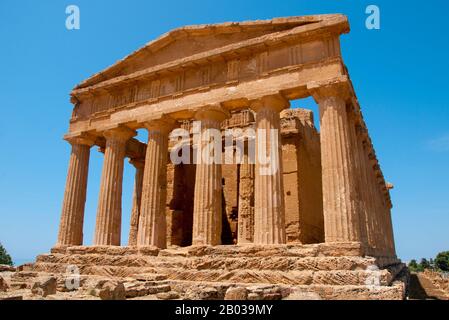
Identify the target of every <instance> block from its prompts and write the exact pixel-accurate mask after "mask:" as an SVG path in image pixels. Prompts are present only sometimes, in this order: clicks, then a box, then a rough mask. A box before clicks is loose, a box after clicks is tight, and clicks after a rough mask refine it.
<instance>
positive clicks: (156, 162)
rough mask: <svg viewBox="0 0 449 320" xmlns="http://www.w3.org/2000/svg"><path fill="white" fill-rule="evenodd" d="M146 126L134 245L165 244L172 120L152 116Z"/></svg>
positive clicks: (160, 245)
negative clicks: (168, 162) (137, 227)
mask: <svg viewBox="0 0 449 320" xmlns="http://www.w3.org/2000/svg"><path fill="white" fill-rule="evenodd" d="M145 127H146V129H147V130H148V145H147V151H146V156H145V170H144V174H143V185H142V199H141V205H140V220H139V229H138V230H139V231H138V235H137V245H138V246H156V247H158V248H166V247H167V239H166V234H167V230H166V229H167V227H166V226H167V221H166V216H165V207H166V199H167V156H168V135H169V133H170V131H171V130H172V129H173V127H174V121H173V120H172V119H170V118H164V119H161V120H154V121H150V122H147V123H146V124H145Z"/></svg>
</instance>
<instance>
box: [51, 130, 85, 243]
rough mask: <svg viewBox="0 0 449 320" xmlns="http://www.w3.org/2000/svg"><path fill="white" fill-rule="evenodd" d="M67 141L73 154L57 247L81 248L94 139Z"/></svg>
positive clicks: (81, 138)
mask: <svg viewBox="0 0 449 320" xmlns="http://www.w3.org/2000/svg"><path fill="white" fill-rule="evenodd" d="M67 141H68V142H69V143H70V144H71V145H72V152H71V154H70V160H69V168H68V173H67V180H66V186H65V193H64V201H63V203H62V213H61V221H60V224H59V234H58V242H57V245H60V246H61V245H71V246H79V245H82V244H83V223H84V207H85V204H86V189H87V177H88V171H89V157H90V148H91V146H92V145H93V144H94V139H93V138H91V137H83V136H80V137H76V138H70V139H67Z"/></svg>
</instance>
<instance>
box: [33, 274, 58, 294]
mask: <svg viewBox="0 0 449 320" xmlns="http://www.w3.org/2000/svg"><path fill="white" fill-rule="evenodd" d="M56 286H57V280H56V278H55V277H42V278H39V279H38V280H36V281H35V282H34V283H33V286H32V287H31V292H32V293H33V294H36V295H40V296H42V297H46V296H49V295H52V294H55V293H56Z"/></svg>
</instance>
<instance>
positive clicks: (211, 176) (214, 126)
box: [192, 106, 229, 246]
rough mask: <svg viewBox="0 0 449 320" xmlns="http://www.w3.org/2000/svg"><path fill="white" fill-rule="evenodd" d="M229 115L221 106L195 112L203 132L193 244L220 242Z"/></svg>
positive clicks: (195, 203) (198, 155) (194, 213)
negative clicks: (224, 139) (223, 124)
mask: <svg viewBox="0 0 449 320" xmlns="http://www.w3.org/2000/svg"><path fill="white" fill-rule="evenodd" d="M228 117H229V113H228V112H227V111H226V110H224V109H222V108H221V107H220V106H208V107H204V108H202V109H200V110H199V111H198V112H197V113H196V116H195V118H196V119H197V120H199V121H200V122H201V132H200V135H199V141H197V145H196V147H197V152H196V155H197V159H196V177H195V179H196V180H195V197H194V207H193V230H192V245H212V246H213V245H218V244H220V243H221V228H222V220H221V219H222V181H221V179H222V177H221V157H222V149H221V130H220V129H221V128H220V124H221V122H222V121H223V120H225V119H226V118H228ZM216 139H219V141H216ZM218 142H219V147H218ZM215 146H217V147H215ZM217 149H218V150H217Z"/></svg>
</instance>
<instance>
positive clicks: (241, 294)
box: [224, 287, 248, 300]
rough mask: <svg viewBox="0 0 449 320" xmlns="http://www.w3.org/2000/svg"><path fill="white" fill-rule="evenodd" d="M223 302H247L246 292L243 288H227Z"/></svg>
mask: <svg viewBox="0 0 449 320" xmlns="http://www.w3.org/2000/svg"><path fill="white" fill-rule="evenodd" d="M224 299H225V300H247V299H248V290H247V289H246V288H244V287H235V288H229V289H228V290H227V291H226V294H225V297H224Z"/></svg>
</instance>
